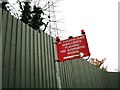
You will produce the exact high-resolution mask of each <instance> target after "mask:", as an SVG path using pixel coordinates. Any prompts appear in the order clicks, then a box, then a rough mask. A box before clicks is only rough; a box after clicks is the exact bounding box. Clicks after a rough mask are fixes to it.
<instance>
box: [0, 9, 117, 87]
mask: <svg viewBox="0 0 120 90" xmlns="http://www.w3.org/2000/svg"><path fill="white" fill-rule="evenodd" d="M0 12H1V11H0ZM0 16H1V14H0ZM0 39H1V38H0ZM1 43H2V54H3V55H2V61H3V66H2V67H3V68H2V70H3V74H2V75H3V80H2V82H3V88H57V87H60V83H61V87H62V88H113V87H114V88H116V87H118V81H117V80H118V74H115V73H108V72H106V71H102V70H101V69H100V68H97V67H96V66H94V65H91V64H90V63H89V62H87V61H86V60H84V59H76V60H71V61H65V62H60V63H57V64H58V66H59V70H58V71H59V73H57V71H56V70H57V69H56V66H55V60H57V53H56V49H55V39H54V38H53V37H51V36H50V35H47V34H46V33H44V32H42V31H41V32H40V33H39V32H37V31H35V30H33V29H32V28H30V27H29V26H27V25H26V24H24V23H22V22H21V21H20V20H17V19H15V18H13V17H12V16H11V15H9V14H8V13H6V12H5V11H3V16H2V42H1ZM0 55H1V53H0ZM56 73H57V74H56ZM56 75H57V77H59V75H60V79H59V80H57V78H56ZM57 83H59V84H57Z"/></svg>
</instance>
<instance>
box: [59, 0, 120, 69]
mask: <svg viewBox="0 0 120 90" xmlns="http://www.w3.org/2000/svg"><path fill="white" fill-rule="evenodd" d="M118 1H120V0H63V1H62V3H63V4H61V9H62V10H61V11H62V13H60V14H61V15H60V16H62V17H63V20H64V22H65V23H64V25H63V27H64V29H65V30H67V31H66V32H64V33H62V37H63V39H65V38H68V36H69V35H72V36H79V35H80V31H81V29H84V30H85V32H86V35H87V40H88V45H89V49H90V52H91V57H94V58H98V59H101V58H104V57H106V62H105V63H104V64H105V66H106V65H107V66H108V70H109V71H115V70H114V69H115V68H116V69H118Z"/></svg>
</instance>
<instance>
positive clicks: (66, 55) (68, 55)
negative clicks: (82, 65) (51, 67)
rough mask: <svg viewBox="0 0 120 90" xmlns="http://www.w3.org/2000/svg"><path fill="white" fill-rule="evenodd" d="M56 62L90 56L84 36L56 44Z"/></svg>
mask: <svg viewBox="0 0 120 90" xmlns="http://www.w3.org/2000/svg"><path fill="white" fill-rule="evenodd" d="M56 48H57V55H58V61H59V62H62V61H66V60H72V59H76V58H82V57H86V56H90V52H89V48H88V43H87V39H86V35H81V36H78V37H74V38H71V39H66V40H62V41H58V42H56Z"/></svg>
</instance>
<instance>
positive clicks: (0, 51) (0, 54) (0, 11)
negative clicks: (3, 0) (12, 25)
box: [0, 8, 2, 89]
mask: <svg viewBox="0 0 120 90" xmlns="http://www.w3.org/2000/svg"><path fill="white" fill-rule="evenodd" d="M0 73H1V74H0V89H2V9H1V8H0Z"/></svg>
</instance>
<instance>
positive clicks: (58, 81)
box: [53, 41, 62, 89]
mask: <svg viewBox="0 0 120 90" xmlns="http://www.w3.org/2000/svg"><path fill="white" fill-rule="evenodd" d="M53 55H54V61H55V73H56V74H55V75H56V76H55V77H56V80H57V88H59V89H61V88H62V87H61V79H60V71H59V62H58V58H57V51H56V45H55V42H54V41H53Z"/></svg>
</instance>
